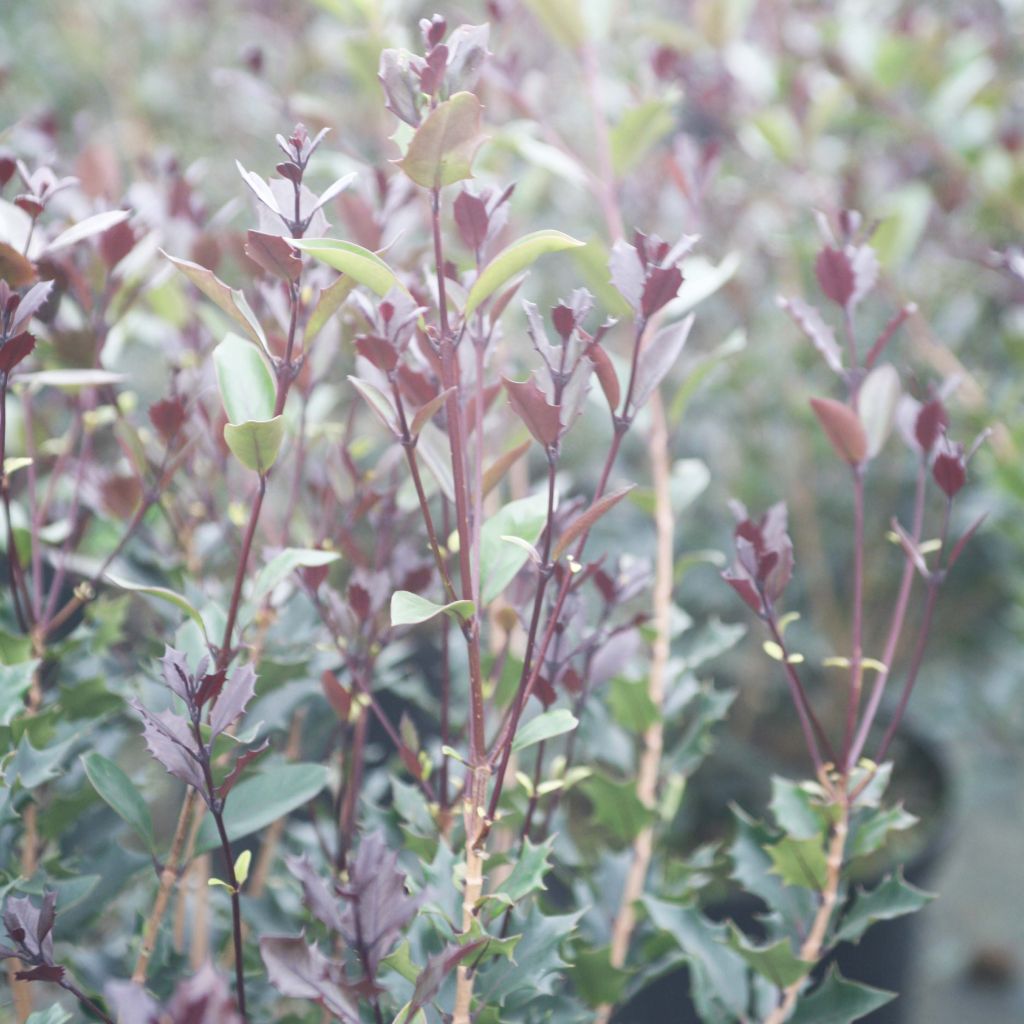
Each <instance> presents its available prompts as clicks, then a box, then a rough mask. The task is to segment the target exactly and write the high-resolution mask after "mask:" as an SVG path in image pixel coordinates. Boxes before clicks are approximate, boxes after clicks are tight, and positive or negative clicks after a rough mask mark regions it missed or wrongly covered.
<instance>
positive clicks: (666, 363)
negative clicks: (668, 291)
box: [632, 313, 693, 412]
mask: <svg viewBox="0 0 1024 1024" xmlns="http://www.w3.org/2000/svg"><path fill="white" fill-rule="evenodd" d="M691 327H693V314H692V313H691V314H690V315H689V316H688V317H686V318H685V319H684V320H680V321H678V322H677V323H674V324H669V325H668V326H667V327H663V328H662V329H661V330H660V331H658V333H657V334H656V335H655V336H654V339H653V340H652V341H651V342H649V343H648V344H647V345H645V346H644V348H643V351H641V353H640V359H639V360H638V362H637V367H636V382H635V384H634V387H633V401H632V406H633V411H634V412H635V411H636V410H637V409H639V408H641V407H642V406H643V405H644V403H645V402H646V401H647V399H648V398H650V397H651V395H652V394H653V393H654V389H655V388H656V387H657V386H658V385H659V384H660V383H661V382H662V380H663V379H664V378H665V375H666V374H667V373H668V371H669V370H671V369H672V367H673V366H674V365H675V362H676V360H677V359H678V358H679V355H680V353H681V352H682V351H683V346H684V345H685V344H686V339H687V338H688V337H689V335H690V328H691Z"/></svg>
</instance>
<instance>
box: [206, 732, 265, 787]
mask: <svg viewBox="0 0 1024 1024" xmlns="http://www.w3.org/2000/svg"><path fill="white" fill-rule="evenodd" d="M269 748H270V740H264V741H263V742H262V743H261V744H260V745H259V746H258V747H250V748H249V749H248V750H246V751H245V753H243V754H240V755H239V756H238V759H237V760H236V761H235V764H234V767H233V768H232V769H231V771H230V772H229V773H228V775H227V777H226V778H225V779H224V781H223V782H222V783H221V784H220V786H219V787H218V789H217V795H218V796H219V797H220V798H221V800H226V799H227V796H228V793H230V792H231V789H232V787H233V786H234V785H235V783H236V782H237V781H238V780H239V778H240V777H241V775H242V772H243V771H245V767H246V765H249V764H251V763H252V762H253V761H255V760H256V758H257V757H259V756H260V755H261V754H265V753H266V752H267V750H268V749H269Z"/></svg>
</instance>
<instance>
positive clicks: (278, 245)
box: [245, 230, 302, 281]
mask: <svg viewBox="0 0 1024 1024" xmlns="http://www.w3.org/2000/svg"><path fill="white" fill-rule="evenodd" d="M245 255H246V256H248V257H249V259H251V260H252V261H253V263H255V264H257V265H258V266H260V267H262V268H263V269H264V270H265V271H266V272H267V273H268V274H272V275H274V276H275V277H281V278H284V280H286V281H297V280H298V279H299V275H300V274H301V273H302V259H301V257H300V256H299V250H298V249H296V248H295V247H294V246H291V245H289V244H288V243H287V242H286V241H285V240H284V239H283V238H282V237H281V236H280V235H266V234H264V233H263V232H262V231H251V230H250V231H249V232H248V234H247V235H246V242H245Z"/></svg>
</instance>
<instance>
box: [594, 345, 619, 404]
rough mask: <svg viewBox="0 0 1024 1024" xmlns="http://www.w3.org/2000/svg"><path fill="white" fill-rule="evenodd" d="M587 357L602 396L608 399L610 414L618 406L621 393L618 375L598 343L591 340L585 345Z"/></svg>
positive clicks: (609, 358)
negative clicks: (590, 342)
mask: <svg viewBox="0 0 1024 1024" xmlns="http://www.w3.org/2000/svg"><path fill="white" fill-rule="evenodd" d="M586 355H587V358H588V359H589V360H590V361H591V362H592V363H593V364H594V373H595V374H596V375H597V381H598V383H599V384H600V385H601V390H602V391H603V392H604V397H605V398H606V399H607V400H608V408H609V409H610V410H611V412H612V414H613V415H614V414H615V410H616V409H618V407H619V401H620V400H621V398H622V393H621V390H620V388H619V375H618V374H617V373H616V372H615V365H614V363H612V360H611V357H610V356H609V355H608V353H607V352H605V350H604V349H603V348H601V346H600V345H599V344H597V343H596V342H593V343H592V344H591V345H589V346H588V347H587V351H586Z"/></svg>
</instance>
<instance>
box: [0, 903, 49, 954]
mask: <svg viewBox="0 0 1024 1024" xmlns="http://www.w3.org/2000/svg"><path fill="white" fill-rule="evenodd" d="M56 903H57V892H56V890H54V889H48V890H47V891H46V893H45V895H44V896H43V902H42V906H39V907H37V906H36V905H35V904H34V903H33V902H32V900H31V899H30V898H29V897H28V896H11V897H10V898H9V899H8V900H7V906H6V909H5V910H4V913H3V921H4V927H5V928H6V929H7V937H8V938H9V939H10V940H11V941H12V942H13V943H14V944H15V945H16V946H21V947H22V948H23V949H25V950H28V952H29V953H31V954H32V956H33V957H39V958H40V959H42V960H43V961H44V962H46V963H47V964H52V963H53V935H52V931H53V922H54V916H55V908H56ZM4 955H5V956H6V955H8V954H6V953H5V954H4ZM13 955H17V954H16V953H15V954H13Z"/></svg>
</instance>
